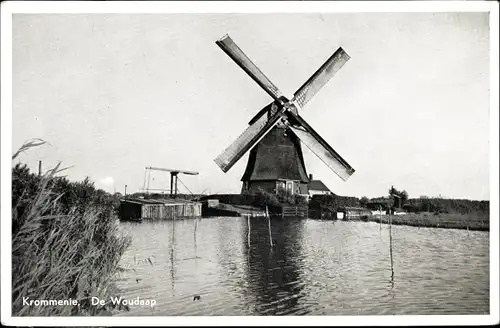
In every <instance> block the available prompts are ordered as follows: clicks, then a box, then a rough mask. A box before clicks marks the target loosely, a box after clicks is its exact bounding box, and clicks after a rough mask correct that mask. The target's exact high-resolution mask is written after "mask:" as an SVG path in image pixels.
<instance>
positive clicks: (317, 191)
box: [307, 174, 333, 197]
mask: <svg viewBox="0 0 500 328" xmlns="http://www.w3.org/2000/svg"><path fill="white" fill-rule="evenodd" d="M309 180H310V181H309V184H308V185H307V188H308V189H309V196H311V197H312V196H313V195H333V193H332V192H331V190H330V189H328V187H327V186H325V184H324V183H323V182H322V181H321V180H313V176H312V174H309Z"/></svg>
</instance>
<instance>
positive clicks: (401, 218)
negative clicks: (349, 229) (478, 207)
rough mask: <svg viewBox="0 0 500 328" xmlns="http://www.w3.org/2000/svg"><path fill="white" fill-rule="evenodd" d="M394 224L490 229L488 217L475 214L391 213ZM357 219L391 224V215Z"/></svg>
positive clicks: (478, 229)
mask: <svg viewBox="0 0 500 328" xmlns="http://www.w3.org/2000/svg"><path fill="white" fill-rule="evenodd" d="M390 219H391V223H392V224H393V225H407V226H412V227H422V228H446V229H464V230H477V231H489V230H490V220H489V218H488V217H484V216H482V217H481V216H478V215H474V214H447V213H442V214H433V213H408V214H405V215H391V216H390ZM356 221H368V222H376V223H383V224H389V215H372V216H368V217H364V218H360V219H356Z"/></svg>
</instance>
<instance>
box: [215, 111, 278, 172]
mask: <svg viewBox="0 0 500 328" xmlns="http://www.w3.org/2000/svg"><path fill="white" fill-rule="evenodd" d="M284 111H285V110H284V108H282V109H280V110H279V111H278V112H277V113H276V114H274V115H273V116H272V117H271V118H269V119H268V117H267V115H261V116H260V118H259V119H258V120H257V121H255V122H254V123H253V124H252V125H250V126H249V127H248V128H247V129H246V130H245V131H243V133H242V134H241V135H240V136H239V137H238V138H237V139H236V140H235V141H234V142H233V143H232V144H231V145H230V146H229V147H228V148H226V150H224V152H223V153H222V154H220V155H219V156H217V158H216V159H215V163H217V165H218V166H219V167H220V168H221V169H222V171H224V172H227V171H229V169H230V168H231V167H232V166H233V165H234V164H235V163H236V162H237V161H238V160H239V159H240V158H241V157H242V156H243V155H245V153H246V152H247V151H248V150H250V148H252V147H253V146H254V145H255V144H257V143H258V142H259V141H260V140H261V139H262V138H263V137H264V136H265V135H266V134H267V133H268V132H269V131H270V130H271V129H272V128H273V127H274V126H275V125H276V124H278V122H279V121H280V119H281V118H282V117H283V116H284Z"/></svg>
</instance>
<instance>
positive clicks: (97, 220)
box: [12, 141, 130, 316]
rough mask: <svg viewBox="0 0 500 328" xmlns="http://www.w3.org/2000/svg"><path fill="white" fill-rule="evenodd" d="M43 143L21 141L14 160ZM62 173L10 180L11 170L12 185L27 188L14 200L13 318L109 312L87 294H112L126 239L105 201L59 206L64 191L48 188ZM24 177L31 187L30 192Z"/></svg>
mask: <svg viewBox="0 0 500 328" xmlns="http://www.w3.org/2000/svg"><path fill="white" fill-rule="evenodd" d="M41 144H43V143H42V141H40V142H38V143H31V144H27V145H26V144H25V145H23V147H22V148H21V149H20V150H19V151H18V152H16V153H15V154H14V156H13V159H15V158H16V157H17V156H18V155H19V154H20V153H22V152H23V151H25V150H27V149H29V148H31V147H34V146H38V145H41ZM61 171H62V169H60V164H58V165H57V166H56V167H54V168H53V169H50V170H49V171H47V172H46V173H45V174H44V175H43V176H41V177H37V178H35V175H34V174H31V175H25V178H26V177H27V178H26V179H24V180H23V179H14V169H13V187H14V185H16V187H18V188H19V187H21V188H22V187H25V189H24V190H23V192H22V194H21V196H20V197H18V198H17V199H16V201H14V198H13V204H12V210H13V211H12V228H13V229H12V315H13V316H69V315H81V316H88V315H99V314H101V313H103V312H109V311H112V310H113V308H112V305H111V302H108V303H107V304H106V305H105V306H100V307H97V306H92V305H91V304H90V298H91V297H92V296H95V297H98V298H100V299H105V300H106V301H108V300H109V299H110V296H116V295H115V294H116V293H117V290H116V287H115V286H114V279H115V278H116V274H117V273H118V271H119V269H120V268H119V264H118V263H119V261H120V258H121V256H122V254H123V253H124V251H125V250H126V248H127V247H128V245H129V243H130V240H129V239H128V238H125V237H122V236H120V235H119V233H118V230H117V229H118V226H117V218H116V215H115V213H114V211H113V208H112V206H110V205H109V204H107V203H101V202H98V201H86V200H84V201H82V202H81V204H79V205H78V206H76V205H75V206H71V209H69V210H68V209H67V208H66V207H64V206H60V205H61V204H60V201H61V198H62V197H63V196H64V193H61V192H55V191H54V190H53V189H52V188H53V186H54V183H53V182H54V180H55V179H56V174H58V173H60V172H61ZM27 181H30V183H31V187H34V188H32V189H30V190H31V191H27V190H28V189H29V188H28V187H27V186H26V185H27V184H28V182H27ZM33 181H35V182H33ZM20 204H22V208H21V205H20ZM70 205H71V204H70ZM25 297H29V299H30V300H67V299H74V300H77V301H78V302H79V306H72V305H67V306H26V305H24V304H23V298H25Z"/></svg>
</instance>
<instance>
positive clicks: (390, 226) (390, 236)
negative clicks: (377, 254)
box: [389, 212, 394, 282]
mask: <svg viewBox="0 0 500 328" xmlns="http://www.w3.org/2000/svg"><path fill="white" fill-rule="evenodd" d="M389 251H390V254H391V282H394V264H393V261H392V216H391V213H390V212H389Z"/></svg>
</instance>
